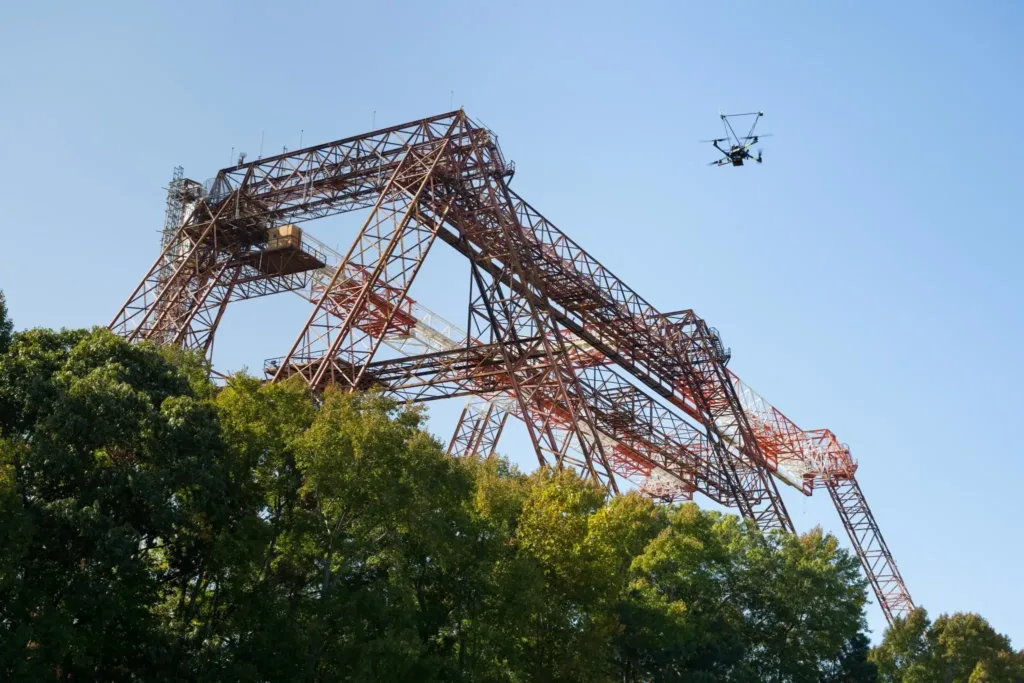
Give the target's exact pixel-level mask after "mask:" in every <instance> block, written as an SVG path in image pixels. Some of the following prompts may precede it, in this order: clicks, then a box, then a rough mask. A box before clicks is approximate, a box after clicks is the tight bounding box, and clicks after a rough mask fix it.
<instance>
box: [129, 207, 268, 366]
mask: <svg viewBox="0 0 1024 683" xmlns="http://www.w3.org/2000/svg"><path fill="white" fill-rule="evenodd" d="M233 204H234V202H231V201H227V202H224V203H222V204H221V205H220V207H219V208H218V210H217V213H215V214H210V212H209V209H208V208H207V207H206V205H205V204H202V203H201V204H200V206H199V207H198V208H197V209H196V212H195V216H193V218H194V219H196V218H199V219H201V220H196V221H195V222H192V223H190V224H185V225H183V226H181V227H180V228H179V229H178V231H177V233H176V234H175V235H174V237H173V238H172V239H170V240H169V241H168V243H167V245H166V246H165V247H164V249H163V251H162V252H161V253H160V255H159V256H158V257H157V259H156V261H155V262H154V264H153V265H152V267H151V268H150V270H149V272H147V274H146V276H145V277H143V279H142V281H141V282H140V283H139V285H138V286H137V287H136V288H135V291H134V292H132V295H131V296H130V297H129V298H128V301H127V302H125V304H124V306H122V307H121V310H120V311H118V314H117V315H116V316H115V317H114V319H113V321H111V323H110V326H109V327H110V329H111V330H113V331H114V332H116V333H117V334H120V335H121V336H124V337H126V338H127V339H129V340H131V341H141V340H150V341H155V342H158V343H164V344H175V345H179V346H184V347H186V348H192V349H199V350H202V351H203V352H206V351H208V350H209V348H210V345H211V344H212V343H213V335H214V333H215V331H216V327H217V325H218V323H219V322H220V319H221V317H222V316H223V309H224V306H225V305H226V304H227V301H228V299H229V298H230V296H231V293H232V291H233V289H234V284H235V281H236V279H237V277H238V275H239V272H240V266H239V265H238V257H239V256H240V254H241V253H243V252H244V251H245V249H246V248H247V246H246V242H247V240H245V239H239V235H240V234H244V233H246V232H249V233H253V232H255V233H258V232H259V231H260V230H261V229H262V228H261V227H260V226H259V225H247V224H246V223H248V222H247V221H244V220H243V221H234V222H229V221H228V220H227V219H226V218H224V216H223V214H226V213H227V212H228V211H227V209H228V207H229V206H231V205H233Z"/></svg>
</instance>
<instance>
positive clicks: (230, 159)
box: [228, 147, 235, 166]
mask: <svg viewBox="0 0 1024 683" xmlns="http://www.w3.org/2000/svg"><path fill="white" fill-rule="evenodd" d="M234 161H235V148H234V147H232V148H231V154H229V155H228V166H230V165H231V164H232V163H234Z"/></svg>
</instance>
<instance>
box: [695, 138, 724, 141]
mask: <svg viewBox="0 0 1024 683" xmlns="http://www.w3.org/2000/svg"><path fill="white" fill-rule="evenodd" d="M728 141H729V138H715V139H714V140H701V142H728Z"/></svg>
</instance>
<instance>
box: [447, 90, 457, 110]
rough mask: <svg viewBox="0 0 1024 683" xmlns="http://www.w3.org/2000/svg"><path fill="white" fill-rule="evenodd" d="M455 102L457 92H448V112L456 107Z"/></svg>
mask: <svg viewBox="0 0 1024 683" xmlns="http://www.w3.org/2000/svg"><path fill="white" fill-rule="evenodd" d="M454 102H455V91H454V90H451V91H449V92H448V111H451V110H452V107H454V106H455V104H454Z"/></svg>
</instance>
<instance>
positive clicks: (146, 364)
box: [0, 299, 1018, 683]
mask: <svg viewBox="0 0 1024 683" xmlns="http://www.w3.org/2000/svg"><path fill="white" fill-rule="evenodd" d="M0 306H2V299H0ZM3 329H4V328H3V327H2V326H0V337H2V332H3ZM206 376H207V373H206V367H205V366H204V364H203V363H202V362H200V361H199V360H197V359H196V358H194V357H193V356H190V355H188V354H184V353H181V352H172V351H169V350H166V349H160V348H157V347H154V346H151V345H148V344H136V345H130V344H128V343H126V342H124V341H123V340H121V339H118V338H116V337H115V336H113V335H111V334H110V333H108V332H106V331H104V330H95V331H91V332H90V331H60V332H52V331H46V330H32V331H27V332H21V333H18V334H15V335H13V337H11V338H10V341H9V343H8V344H7V345H6V348H5V349H3V350H2V351H0V679H3V680H17V681H22V680H24V681H29V680H54V679H55V678H56V679H57V680H78V681H82V680H85V681H89V680H102V681H254V682H255V681H287V682H291V681H296V682H297V681H304V682H307V681H349V680H352V681H364V680H396V681H403V680H409V681H430V680H438V681H441V680H444V681H478V680H479V681H534V680H536V681H808V682H815V683H821V682H824V681H837V682H838V681H873V680H875V668H876V664H875V663H877V668H878V670H879V671H880V672H881V673H882V675H883V678H882V680H886V681H888V680H894V681H895V680H900V681H902V680H907V681H910V680H950V681H959V680H964V681H970V682H971V683H978V681H1004V680H1018V679H1014V678H1006V677H1005V676H1006V675H1011V674H1005V673H1004V672H1007V671H1016V670H1015V669H1012V666H1015V665H1014V664H1013V663H1012V662H1014V661H1016V660H1015V659H1014V657H1016V655H1014V654H1013V653H1012V651H1010V650H1009V643H1008V641H1006V640H1005V639H1004V638H1002V637H1001V636H998V635H997V634H995V633H994V632H992V631H991V629H990V628H989V627H988V625H987V624H985V623H984V621H983V620H980V621H979V619H980V618H976V617H974V616H973V615H954V616H953V617H949V618H945V617H943V618H940V619H939V620H937V621H936V622H935V623H934V624H928V623H927V622H926V621H921V619H922V618H924V617H919V616H912V617H911V618H910V619H908V620H907V622H906V623H901V624H899V625H898V626H897V627H894V629H893V630H892V631H890V632H889V634H888V635H887V637H886V642H885V643H883V645H882V646H881V647H880V648H879V649H878V650H877V651H876V652H874V653H872V654H871V659H872V661H873V662H875V663H872V662H869V661H868V644H867V639H866V637H865V636H864V634H863V630H864V627H865V625H864V616H863V610H864V605H865V601H866V593H865V584H864V582H863V580H862V579H861V578H860V574H859V571H858V565H857V561H856V559H855V558H854V557H853V556H851V555H850V554H849V553H847V552H845V551H844V550H842V549H841V548H840V547H839V546H838V544H837V542H836V539H835V538H834V537H832V536H829V535H826V534H824V533H822V532H821V530H820V529H815V530H813V531H811V532H809V533H807V534H804V535H802V536H789V535H785V534H778V535H769V536H764V535H762V534H761V533H759V532H758V531H757V530H755V529H751V528H749V527H748V526H747V525H745V524H744V523H742V522H741V521H740V520H739V519H737V518H736V517H734V516H730V515H722V514H719V513H715V512H707V511H702V510H700V509H699V508H698V507H697V506H695V505H693V504H686V505H681V506H672V507H662V506H655V505H653V504H652V503H651V502H650V501H648V500H645V499H643V498H641V497H639V496H637V495H635V494H630V495H624V496H620V497H616V498H613V499H610V500H609V499H607V498H606V497H605V496H604V494H603V492H602V491H601V490H599V489H598V488H596V487H595V486H594V485H592V484H589V483H587V482H584V481H582V480H580V479H579V478H578V477H577V476H575V475H574V474H572V473H570V472H557V471H551V470H540V471H538V472H535V473H533V474H529V475H527V474H523V473H521V472H519V471H517V470H516V469H515V468H514V467H512V466H510V465H509V464H508V463H507V462H506V461H504V460H501V459H487V460H478V459H464V460H455V459H451V458H449V457H447V456H446V455H445V451H444V449H443V448H442V445H441V444H440V443H439V442H438V441H437V440H436V439H434V438H432V437H431V436H430V435H429V434H428V433H427V432H426V431H425V430H424V428H423V426H424V414H423V413H422V412H420V411H417V410H414V409H409V408H406V407H402V406H398V405H396V404H395V403H393V402H391V401H388V400H386V399H385V398H383V397H381V396H379V395H376V394H362V395H346V394H342V393H340V392H333V391H329V392H327V394H326V395H325V396H323V397H322V400H318V401H315V402H314V401H313V400H311V397H310V396H309V395H308V394H307V392H306V390H305V388H304V387H302V386H300V385H298V384H292V383H287V382H286V383H282V384H274V385H264V384H262V383H261V382H259V381H258V380H256V379H254V378H251V377H246V376H244V375H239V376H236V377H234V378H232V379H231V380H230V381H229V382H228V384H227V386H226V387H224V388H221V389H219V390H218V389H216V388H215V387H214V386H213V385H212V384H211V383H210V382H208V381H207V379H206ZM968 617H970V618H968ZM972 619H973V620H972ZM922 624H924V626H922ZM939 652H941V653H942V654H941V656H940V655H936V656H937V657H938V659H939V660H941V661H942V662H944V663H945V664H944V666H945V667H946V668H944V669H942V672H943V674H942V675H946V674H947V673H949V675H955V676H962V675H963V674H962V670H966V669H965V668H964V667H963V666H961V663H963V662H967V661H968V660H971V658H972V657H973V658H974V660H972V661H975V662H976V663H975V664H974V666H973V668H972V669H971V671H970V672H969V674H968V675H969V678H955V677H954V678H937V679H933V678H906V675H905V673H904V672H905V671H909V670H910V669H912V668H913V667H915V666H918V665H921V666H924V664H922V662H925V661H926V660H927V661H929V662H930V661H931V659H929V657H932V654H929V653H939ZM928 666H931V664H928ZM965 666H966V665H965ZM978 667H982V668H981V669H978ZM915 670H916V669H915ZM933 670H936V669H927V671H928V672H929V673H928V675H932V674H931V672H932V671H933ZM978 671H981V673H978ZM950 672H951V673H950ZM915 675H916V674H915ZM922 675H924V674H922ZM1013 675H1015V674H1013ZM900 676H902V677H900ZM1000 676H1003V677H1001V678H1000Z"/></svg>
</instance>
